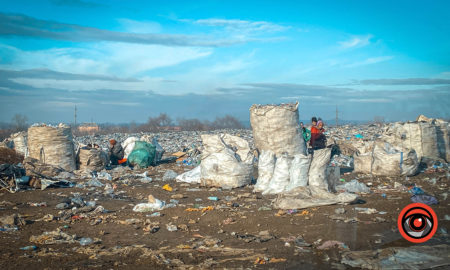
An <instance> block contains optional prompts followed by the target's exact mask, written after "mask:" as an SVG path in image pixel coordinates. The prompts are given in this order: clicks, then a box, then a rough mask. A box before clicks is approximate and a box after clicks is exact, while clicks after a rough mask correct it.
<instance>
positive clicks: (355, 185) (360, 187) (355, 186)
mask: <svg viewBox="0 0 450 270" xmlns="http://www.w3.org/2000/svg"><path fill="white" fill-rule="evenodd" d="M336 190H339V191H347V192H352V193H370V188H369V187H368V186H366V184H364V183H361V182H358V180H356V179H352V180H351V181H350V182H346V183H345V184H342V185H338V186H336Z"/></svg>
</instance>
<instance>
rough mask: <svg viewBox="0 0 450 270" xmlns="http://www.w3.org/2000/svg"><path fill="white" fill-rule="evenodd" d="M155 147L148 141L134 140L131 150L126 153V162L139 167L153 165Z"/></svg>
mask: <svg viewBox="0 0 450 270" xmlns="http://www.w3.org/2000/svg"><path fill="white" fill-rule="evenodd" d="M155 155H156V147H155V146H154V145H152V144H150V143H148V142H143V141H136V143H135V145H134V148H133V151H132V152H131V153H130V155H128V164H130V165H131V166H137V167H139V168H147V167H148V166H150V165H154V161H155Z"/></svg>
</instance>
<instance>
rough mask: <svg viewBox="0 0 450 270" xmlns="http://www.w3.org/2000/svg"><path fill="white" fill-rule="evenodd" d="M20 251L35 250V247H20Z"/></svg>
mask: <svg viewBox="0 0 450 270" xmlns="http://www.w3.org/2000/svg"><path fill="white" fill-rule="evenodd" d="M20 249H21V250H36V249H37V246H26V247H21V248H20Z"/></svg>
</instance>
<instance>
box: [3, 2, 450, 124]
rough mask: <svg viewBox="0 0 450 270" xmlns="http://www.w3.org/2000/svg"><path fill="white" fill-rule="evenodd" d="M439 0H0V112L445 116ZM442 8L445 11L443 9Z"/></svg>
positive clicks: (125, 116)
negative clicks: (292, 109)
mask: <svg viewBox="0 0 450 270" xmlns="http://www.w3.org/2000/svg"><path fill="white" fill-rule="evenodd" d="M448 10H450V2H448V1H133V0H130V1H119V0H117V1H94V0H41V1H34V0H29V1H25V0H23V1H19V0H18V1H3V0H2V1H0V108H1V109H0V110H1V111H0V112H1V113H0V121H3V122H9V121H10V120H11V118H12V116H13V115H14V114H16V113H21V114H24V115H26V116H27V117H28V119H29V121H30V122H71V121H73V109H74V106H75V105H77V107H78V116H79V117H78V119H79V121H80V122H85V121H90V119H91V118H93V119H94V121H97V122H116V123H118V122H129V121H132V120H133V121H136V122H144V121H146V119H147V118H148V117H149V116H156V115H159V113H161V112H166V113H168V114H169V115H170V116H171V117H173V118H174V119H176V118H200V119H210V120H211V119H214V118H215V117H216V116H224V115H226V114H231V115H234V116H236V117H238V118H239V119H241V120H244V121H245V120H248V118H249V112H248V109H249V107H250V106H251V105H252V104H255V103H258V104H266V103H286V102H295V101H299V103H300V106H299V108H300V118H301V119H307V118H310V117H311V116H313V115H316V116H321V117H322V118H324V119H333V118H334V117H335V110H336V106H338V108H339V111H340V112H341V114H340V118H343V119H346V120H372V119H373V118H374V116H384V117H385V119H386V120H390V121H396V120H413V119H415V118H416V117H417V116H418V115H419V114H425V115H427V116H430V117H443V118H449V117H450V109H449V108H450V23H449V21H448ZM446 15H447V16H446Z"/></svg>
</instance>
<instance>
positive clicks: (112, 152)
mask: <svg viewBox="0 0 450 270" xmlns="http://www.w3.org/2000/svg"><path fill="white" fill-rule="evenodd" d="M109 144H110V145H109V159H110V160H111V165H119V160H121V159H123V155H124V151H123V148H122V145H120V143H117V141H116V140H114V139H111V140H109Z"/></svg>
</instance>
